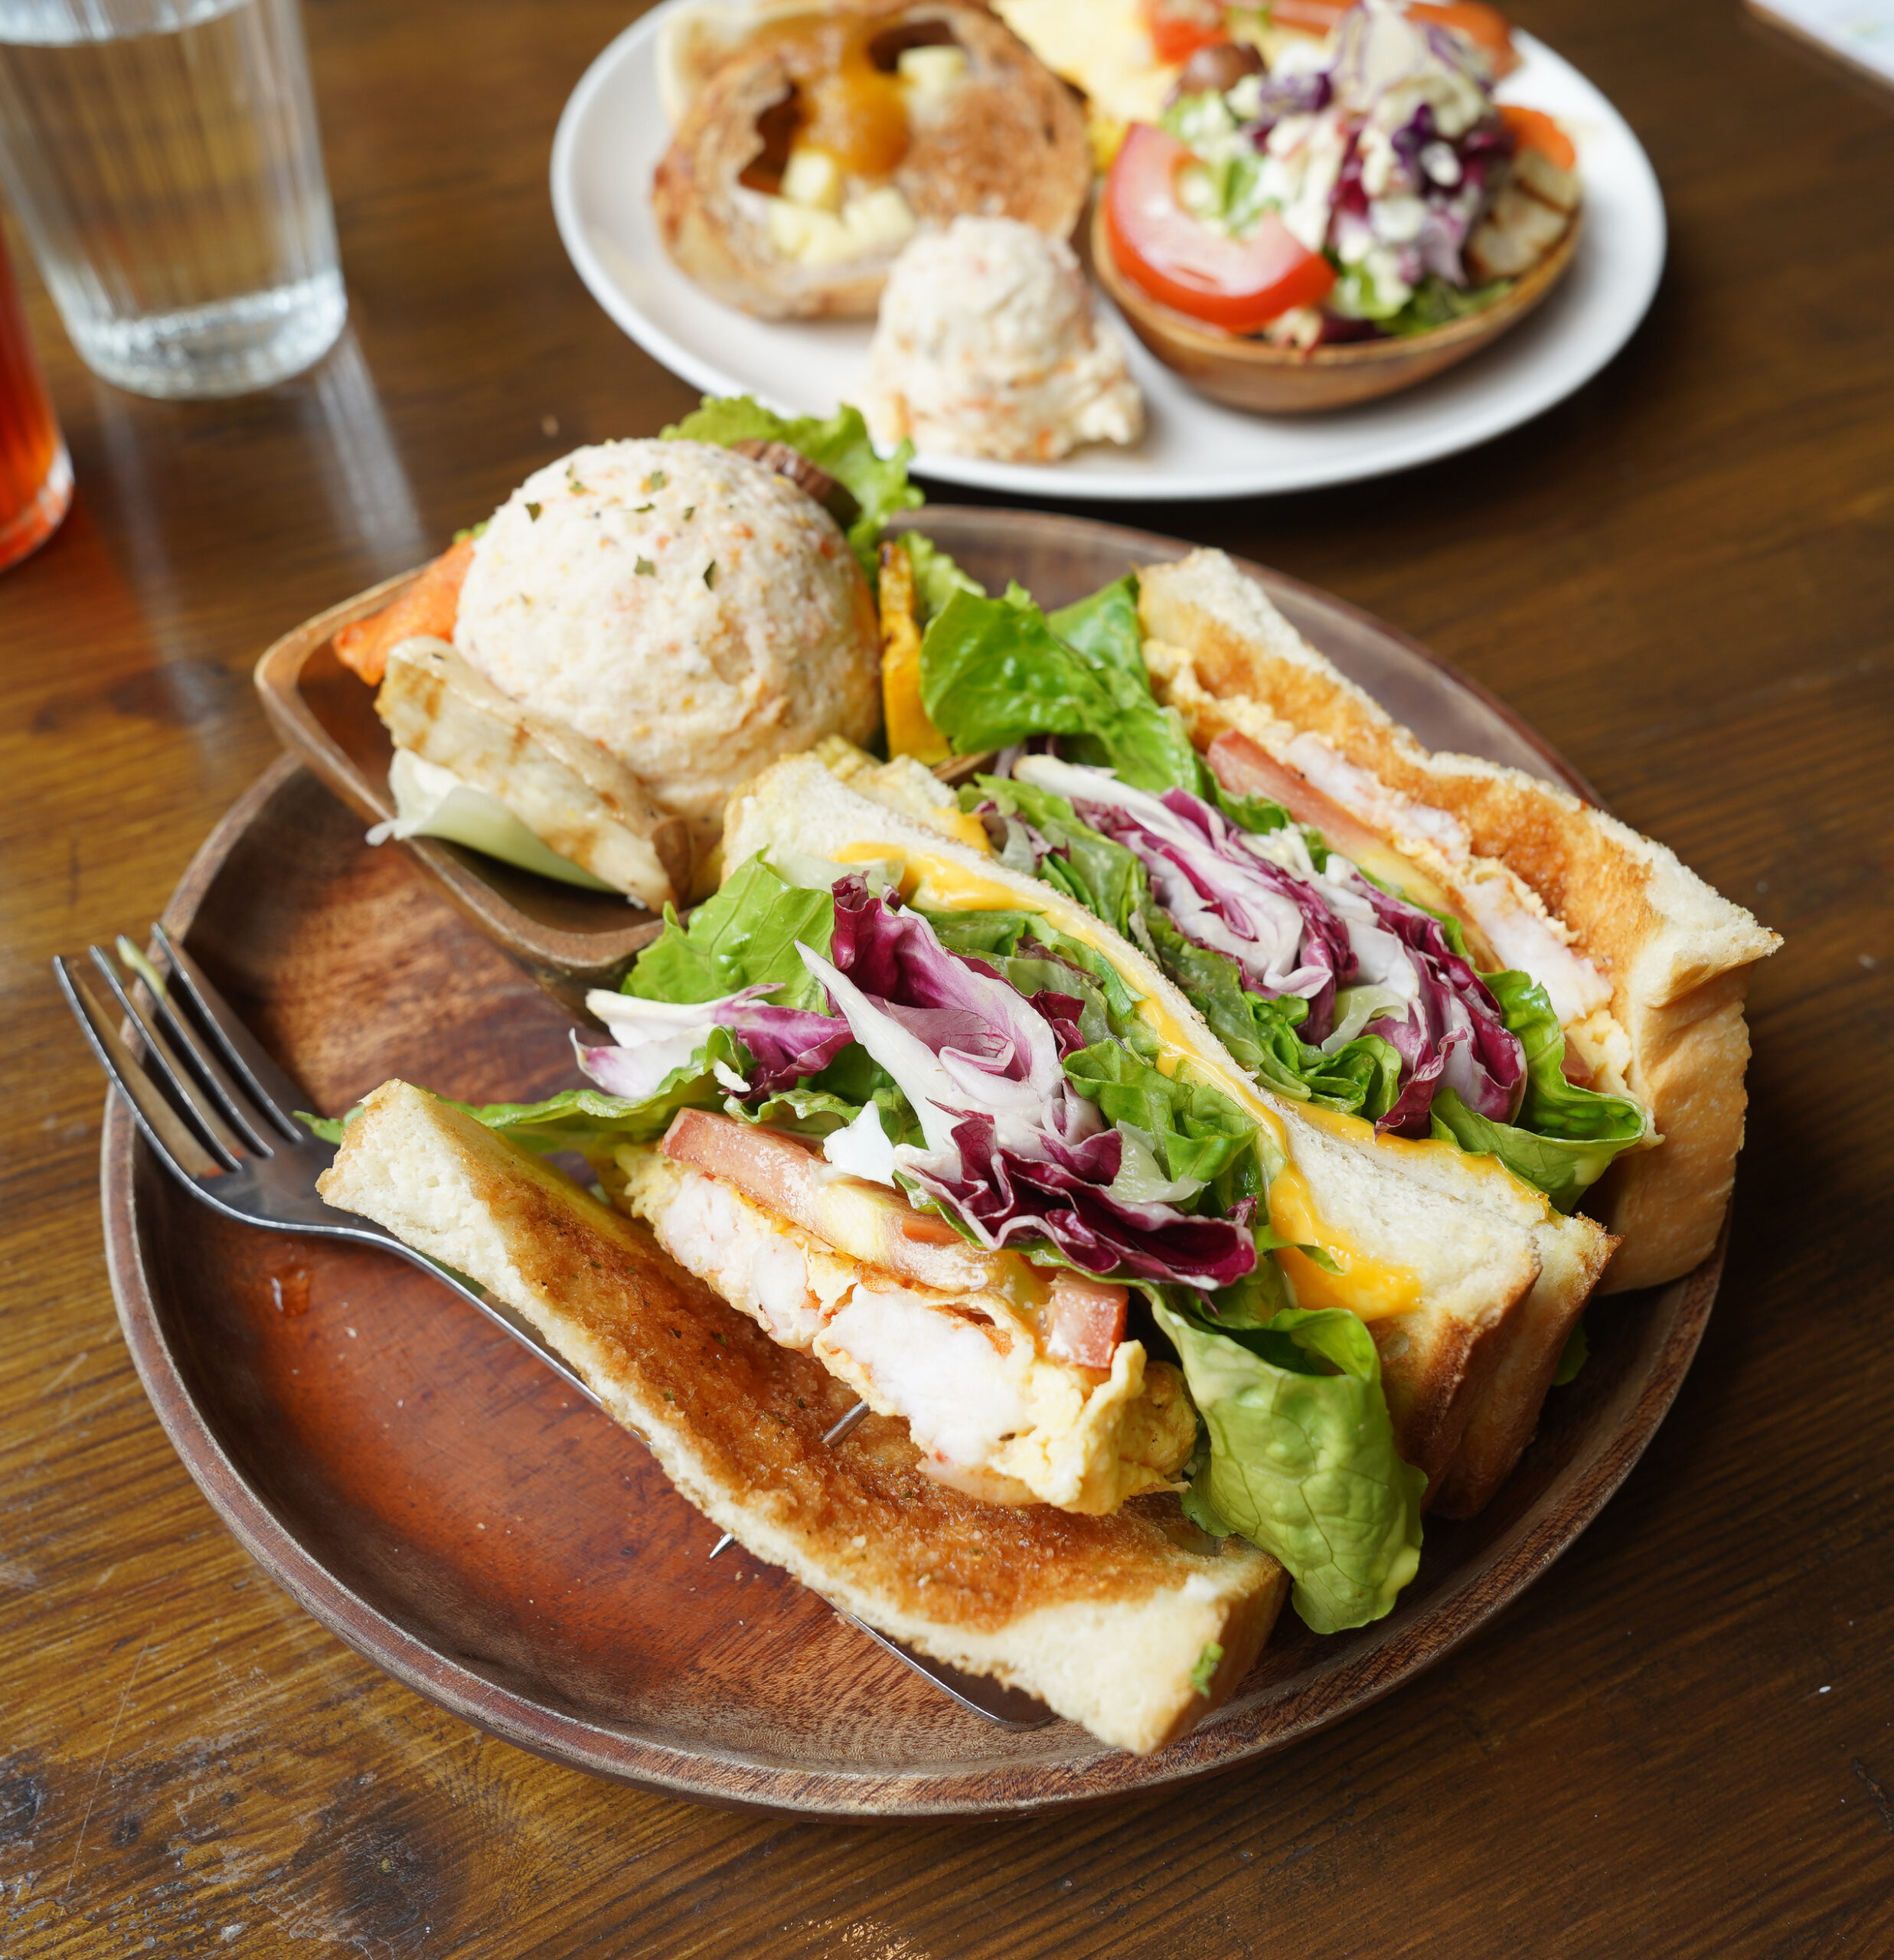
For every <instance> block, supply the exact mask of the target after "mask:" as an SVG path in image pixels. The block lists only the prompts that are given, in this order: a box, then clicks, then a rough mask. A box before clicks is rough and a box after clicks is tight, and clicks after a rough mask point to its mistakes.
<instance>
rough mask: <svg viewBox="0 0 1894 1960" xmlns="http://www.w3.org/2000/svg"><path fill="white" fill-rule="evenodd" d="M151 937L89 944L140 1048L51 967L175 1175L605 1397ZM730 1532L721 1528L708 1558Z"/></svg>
mask: <svg viewBox="0 0 1894 1960" xmlns="http://www.w3.org/2000/svg"><path fill="white" fill-rule="evenodd" d="M152 943H153V945H154V946H155V949H156V952H157V958H158V960H160V961H162V967H161V966H160V965H157V964H155V963H154V962H153V960H152V959H151V958H150V957H148V956H147V955H142V954H140V953H139V952H138V951H137V950H136V948H135V947H133V946H132V945H131V944H130V942H129V941H127V940H126V939H120V940H119V942H118V946H119V959H120V960H121V961H122V962H123V964H124V967H125V974H126V975H129V976H130V980H131V984H129V985H128V984H127V981H126V977H125V975H121V973H120V972H119V967H118V966H117V965H114V963H113V960H112V958H111V956H110V955H109V954H108V953H107V952H106V951H105V950H104V949H103V947H100V946H93V947H92V948H91V949H90V954H91V959H92V963H93V966H94V967H96V969H97V970H98V972H99V974H100V976H101V977H102V978H103V980H104V982H105V984H106V987H107V988H108V989H109V991H110V993H111V996H112V998H113V1001H114V1002H115V1003H116V1005H117V1006H118V1008H119V1009H120V1011H122V1014H124V1015H125V1017H126V1020H127V1021H129V1024H130V1025H131V1026H132V1027H133V1028H134V1029H136V1036H135V1037H134V1038H135V1039H136V1041H137V1044H138V1046H139V1049H140V1050H142V1060H141V1058H140V1055H139V1054H136V1053H134V1050H133V1048H132V1043H131V1042H130V1041H129V1040H127V1039H126V1036H125V1035H124V1034H122V1033H121V1032H120V1030H119V1027H118V1025H117V1024H116V1021H115V1018H114V1017H113V1015H112V1014H110V1013H109V1011H107V1010H106V1008H103V1007H102V1006H101V1005H100V1003H99V1001H98V1000H97V999H96V998H95V996H94V995H93V992H92V991H91V989H90V988H88V987H86V986H83V985H80V977H79V969H78V963H77V962H75V961H69V960H67V959H64V958H60V959H55V960H54V962H53V971H54V974H55V975H57V978H58V981H59V985H60V990H61V991H62V992H64V995H65V996H66V999H67V1003H68V1004H69V1005H70V1007H71V1008H72V1011H73V1013H74V1014H76V1015H77V1017H78V1018H79V1024H80V1027H83V1029H84V1030H85V1032H86V1038H87V1040H89V1041H90V1043H91V1044H92V1050H93V1054H95V1055H96V1056H97V1057H98V1059H99V1063H100V1067H102V1068H103V1069H104V1070H105V1072H106V1075H107V1076H109V1078H110V1079H111V1081H112V1083H113V1086H114V1087H115V1088H116V1089H117V1090H118V1091H119V1094H120V1095H121V1096H123V1097H124V1098H125V1100H126V1103H127V1105H128V1106H129V1108H130V1109H131V1112H132V1117H133V1119H135V1120H136V1122H137V1124H138V1126H139V1131H140V1132H142V1135H143V1136H144V1138H145V1142H147V1143H149V1145H151V1147H152V1149H153V1150H154V1151H155V1152H156V1153H157V1156H158V1161H159V1162H160V1163H162V1165H164V1166H165V1168H166V1169H167V1170H168V1171H170V1173H171V1175H172V1176H173V1177H174V1178H176V1179H177V1180H178V1182H179V1183H180V1184H182V1185H183V1186H184V1187H185V1189H186V1190H187V1191H189V1192H190V1193H191V1195H192V1196H193V1197H197V1198H200V1199H201V1200H202V1201H203V1202H204V1204H207V1205H209V1206H210V1207H211V1208H212V1210H216V1211H220V1212H221V1213H223V1214H224V1217H227V1218H233V1219H235V1220H237V1222H238V1223H240V1224H245V1225H257V1226H261V1227H263V1228H264V1229H265V1230H269V1231H276V1232H295V1233H299V1234H300V1235H302V1236H305V1237H311V1238H325V1239H347V1240H353V1241H354V1242H355V1243H358V1244H364V1245H371V1246H380V1247H381V1248H382V1250H384V1251H386V1252H390V1253H395V1254H396V1255H397V1256H398V1257H400V1258H402V1259H406V1260H407V1262H408V1263H409V1264H410V1266H418V1267H419V1268H420V1269H421V1271H423V1272H425V1273H426V1274H428V1275H429V1277H430V1278H433V1279H438V1280H439V1281H440V1282H441V1283H442V1285H445V1286H447V1287H449V1288H451V1289H452V1290H453V1291H454V1292H456V1293H458V1294H459V1295H460V1297H461V1298H462V1299H463V1300H465V1301H466V1302H468V1304H469V1305H471V1306H474V1307H477V1308H478V1309H479V1310H480V1312H482V1313H483V1314H485V1315H486V1317H487V1318H488V1320H490V1321H492V1322H493V1324H494V1325H495V1326H496V1327H498V1328H500V1329H501V1331H503V1332H505V1333H506V1334H510V1335H511V1336H512V1338H514V1340H515V1341H518V1342H519V1343H520V1344H521V1346H523V1347H524V1348H527V1349H529V1350H530V1351H531V1352H532V1353H533V1354H534V1355H535V1356H537V1357H538V1359H539V1360H540V1361H543V1362H544V1364H546V1366H547V1367H549V1368H550V1369H551V1370H553V1372H554V1374H557V1376H558V1377H560V1380H562V1381H563V1382H564V1383H567V1386H568V1387H570V1388H572V1389H573V1390H576V1391H577V1393H579V1394H580V1395H582V1396H583V1397H585V1399H586V1401H588V1402H589V1403H591V1404H592V1406H593V1407H594V1408H595V1409H601V1410H602V1408H603V1406H604V1404H603V1403H602V1402H601V1401H600V1400H599V1397H598V1396H597V1395H596V1394H595V1393H593V1390H592V1389H591V1387H589V1385H588V1383H586V1380H585V1379H584V1377H583V1376H581V1375H580V1374H579V1373H578V1372H577V1370H576V1369H574V1368H573V1367H571V1366H570V1364H568V1363H567V1361H565V1360H564V1359H563V1357H561V1356H560V1355H559V1354H557V1353H556V1352H555V1351H554V1350H553V1349H552V1348H549V1347H548V1346H547V1344H546V1343H545V1342H544V1341H543V1340H542V1339H541V1338H540V1336H539V1334H537V1331H535V1330H534V1328H531V1326H529V1325H527V1322H526V1321H524V1320H522V1319H521V1318H520V1317H519V1316H518V1315H517V1314H515V1313H514V1311H513V1309H512V1308H511V1307H509V1306H508V1305H507V1304H506V1303H505V1301H503V1300H499V1299H495V1298H494V1297H493V1296H492V1295H490V1294H489V1293H488V1292H487V1291H486V1290H485V1288H483V1287H482V1286H479V1285H476V1284H475V1282H473V1281H472V1280H471V1279H467V1278H466V1277H465V1276H464V1275H462V1274H461V1273H458V1272H453V1271H452V1270H451V1269H449V1268H448V1267H446V1266H442V1265H440V1264H439V1263H437V1262H436V1261H435V1260H433V1259H429V1258H428V1257H427V1256H426V1254H425V1253H418V1252H416V1251H415V1250H414V1249H413V1247H412V1246H406V1245H403V1243H402V1242H401V1241H400V1240H399V1239H397V1237H396V1236H394V1234H393V1233H391V1232H390V1231H388V1230H386V1228H385V1227H382V1226H380V1225H378V1224H377V1223H375V1222H374V1220H372V1219H368V1218H363V1217H358V1216H357V1215H356V1214H354V1213H353V1212H346V1211H339V1210H336V1209H335V1208H334V1207H332V1206H331V1205H329V1204H325V1202H324V1201H323V1199H322V1197H321V1195H320V1194H318V1191H316V1188H315V1181H316V1179H317V1178H318V1177H319V1176H320V1175H321V1174H322V1172H323V1171H325V1170H327V1169H328V1167H329V1165H330V1164H331V1162H333V1161H334V1160H335V1145H333V1144H331V1143H325V1142H322V1139H321V1138H318V1137H316V1136H315V1135H312V1134H311V1133H310V1132H309V1129H307V1127H306V1126H305V1125H303V1124H302V1123H299V1122H297V1120H296V1111H297V1109H299V1108H306V1107H307V1106H308V1103H309V1099H308V1098H307V1097H306V1096H305V1095H304V1094H303V1093H302V1090H300V1089H298V1088H297V1086H296V1084H295V1083H293V1082H292V1081H291V1080H289V1076H287V1075H286V1074H285V1073H283V1071H282V1070H281V1069H280V1068H279V1067H277V1065H276V1063H275V1062H273V1060H271V1059H270V1057H269V1054H268V1052H267V1051H266V1050H265V1049H264V1047H263V1044H262V1043H261V1042H260V1041H259V1040H257V1039H256V1036H255V1035H253V1034H252V1033H251V1032H250V1030H249V1029H248V1028H247V1027H245V1026H244V1024H243V1022H242V1021H241V1020H240V1019H239V1018H238V1017H237V1014H236V1013H235V1012H234V1011H233V1010H232V1008H230V1005H229V1003H228V1002H227V1001H225V1000H224V997H223V996H222V995H220V993H219V992H218V991H217V989H216V988H215V987H214V986H213V985H211V982H210V981H209V980H208V979H207V978H206V977H205V975H204V972H203V970H202V969H201V968H200V967H199V966H198V963H197V962H196V961H195V960H194V959H192V958H191V955H190V954H189V953H188V952H185V949H184V948H183V947H181V946H179V945H178V944H177V943H176V942H175V940H173V939H172V938H171V935H170V934H169V933H167V932H166V931H165V929H164V927H163V926H162V925H157V926H152ZM867 1413H868V1410H867V1404H866V1403H857V1404H856V1405H855V1406H854V1408H852V1409H851V1410H849V1412H848V1413H847V1415H845V1416H843V1417H842V1419H841V1421H840V1422H838V1423H836V1425H835V1426H834V1428H833V1429H831V1430H830V1431H829V1432H828V1434H827V1435H826V1436H825V1437H824V1438H823V1441H824V1442H827V1443H831V1444H832V1443H836V1442H840V1441H841V1439H842V1438H843V1437H844V1436H846V1435H847V1433H848V1432H849V1431H850V1430H851V1429H853V1428H854V1426H855V1425H856V1424H857V1423H859V1422H860V1420H861V1419H862V1418H863V1417H864V1416H866V1415H867ZM730 1542H731V1540H730V1535H729V1534H725V1535H724V1536H723V1538H721V1539H720V1540H718V1542H717V1546H716V1547H715V1549H714V1550H713V1551H712V1552H711V1553H710V1557H713V1558H714V1557H716V1556H717V1553H719V1552H720V1551H722V1550H723V1548H724V1547H725V1546H726V1545H727V1544H730ZM838 1612H839V1609H838ZM840 1617H841V1618H842V1619H845V1620H847V1622H849V1624H850V1625H852V1626H854V1627H857V1628H860V1631H861V1632H864V1633H865V1634H867V1635H868V1637H869V1638H870V1639H871V1640H873V1641H874V1642H876V1643H877V1645H880V1646H882V1647H884V1648H887V1651H889V1652H890V1654H893V1655H895V1656H896V1658H898V1659H900V1660H901V1661H904V1662H906V1664H907V1665H908V1666H909V1667H910V1668H913V1670H914V1671H915V1672H916V1674H924V1675H925V1676H926V1677H927V1678H928V1679H929V1681H932V1683H933V1684H935V1686H936V1687H939V1689H941V1690H942V1691H943V1692H944V1693H945V1694H949V1695H951V1696H952V1697H953V1699H954V1700H955V1701H957V1702H958V1703H959V1704H960V1705H961V1706H962V1707H964V1708H967V1709H970V1710H971V1711H972V1712H973V1713H975V1714H976V1715H979V1716H982V1717H985V1719H986V1720H988V1721H989V1722H992V1723H996V1724H997V1725H998V1726H1000V1727H1001V1728H1006V1729H1036V1728H1038V1727H1040V1726H1041V1725H1042V1724H1043V1723H1047V1722H1049V1721H1050V1720H1052V1715H1051V1713H1050V1710H1048V1709H1047V1708H1046V1707H1045V1706H1044V1705H1043V1704H1042V1703H1040V1702H1039V1701H1037V1700H1035V1699H1034V1697H1031V1696H1030V1695H1028V1694H1023V1693H1021V1692H1020V1691H1018V1690H1017V1689H1014V1688H1007V1687H1001V1685H1000V1684H998V1682H996V1681H988V1680H985V1679H984V1678H982V1677H980V1676H978V1675H972V1674H962V1672H961V1671H959V1670H958V1668H949V1667H948V1666H946V1665H945V1664H943V1663H942V1662H940V1661H932V1660H929V1658H927V1657H926V1655H921V1654H916V1653H914V1652H913V1651H911V1650H910V1649H909V1648H906V1647H904V1646H903V1645H901V1644H900V1642H896V1641H894V1640H891V1639H890V1638H888V1636H887V1635H885V1634H883V1633H880V1632H877V1630H876V1629H875V1628H873V1627H871V1626H870V1625H868V1624H867V1622H866V1621H864V1620H860V1619H857V1618H856V1617H855V1615H854V1614H853V1613H841V1615H840Z"/></svg>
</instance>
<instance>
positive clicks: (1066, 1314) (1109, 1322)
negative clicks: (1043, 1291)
mask: <svg viewBox="0 0 1894 1960" xmlns="http://www.w3.org/2000/svg"><path fill="white" fill-rule="evenodd" d="M1130 1300H1131V1293H1130V1290H1129V1289H1128V1288H1126V1287H1123V1286H1114V1285H1112V1283H1111V1282H1109V1280H1104V1279H1088V1278H1086V1276H1084V1275H1083V1273H1077V1272H1061V1273H1059V1274H1057V1275H1056V1276H1055V1277H1054V1278H1053V1282H1052V1299H1051V1300H1050V1302H1049V1303H1048V1309H1047V1316H1046V1320H1047V1330H1046V1333H1047V1338H1046V1351H1047V1354H1050V1355H1051V1356H1052V1357H1053V1359H1054V1360H1055V1361H1076V1362H1077V1363H1078V1364H1079V1366H1080V1367H1086V1368H1109V1367H1110V1366H1111V1365H1112V1356H1113V1355H1114V1354H1115V1353H1116V1352H1117V1351H1118V1343H1119V1342H1120V1341H1122V1340H1123V1339H1124V1338H1125V1308H1126V1307H1127V1306H1128V1305H1129V1303H1130Z"/></svg>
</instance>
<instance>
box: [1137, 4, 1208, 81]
mask: <svg viewBox="0 0 1894 1960" xmlns="http://www.w3.org/2000/svg"><path fill="white" fill-rule="evenodd" d="M1138 11H1139V12H1140V13H1141V15H1143V17H1144V22H1145V32H1146V33H1147V34H1149V35H1150V36H1151V53H1152V54H1154V55H1156V56H1157V57H1158V60H1160V61H1161V62H1162V63H1163V64H1164V66H1165V67H1181V66H1182V65H1183V64H1184V63H1185V62H1186V61H1187V60H1190V57H1191V56H1192V55H1193V54H1195V53H1196V52H1197V50H1198V49H1199V48H1200V47H1210V46H1212V45H1213V44H1215V43H1216V42H1217V41H1227V40H1229V32H1228V31H1227V30H1226V28H1225V27H1224V25H1223V8H1222V7H1220V5H1216V4H1215V0H1142V4H1141V5H1140V7H1139V8H1138Z"/></svg>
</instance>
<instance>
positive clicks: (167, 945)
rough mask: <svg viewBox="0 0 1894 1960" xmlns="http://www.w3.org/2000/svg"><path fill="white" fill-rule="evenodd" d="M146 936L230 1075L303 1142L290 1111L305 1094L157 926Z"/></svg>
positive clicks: (285, 1130)
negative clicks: (179, 984) (162, 954)
mask: <svg viewBox="0 0 1894 1960" xmlns="http://www.w3.org/2000/svg"><path fill="white" fill-rule="evenodd" d="M152 938H154V939H155V940H156V941H157V942H158V945H159V946H162V948H163V949H164V952H165V958H166V959H168V960H169V961H170V962H171V971H172V972H174V973H175V974H176V975H177V976H178V979H179V980H180V981H181V982H182V983H183V986H184V990H185V993H187V994H188V995H189V996H190V998H191V1005H193V1006H194V1008H196V1009H197V1011H198V1014H200V1015H201V1017H202V1018H203V1021H204V1028H205V1031H206V1032H207V1033H208V1034H210V1035H211V1037H212V1039H213V1040H214V1041H215V1042H216V1044H217V1047H219V1048H220V1049H221V1050H222V1051H223V1054H224V1060H225V1061H226V1062H227V1063H228V1064H229V1065H230V1073H231V1074H232V1075H233V1076H234V1077H235V1078H236V1079H237V1081H238V1082H240V1083H242V1085H243V1087H244V1088H245V1089H247V1090H248V1091H249V1092H250V1095H251V1096H253V1098H254V1099H255V1100H256V1106H257V1107H258V1108H259V1109H261V1110H262V1111H263V1114H264V1115H265V1116H267V1117H268V1118H269V1120H270V1121H271V1122H273V1123H274V1124H275V1125H276V1127H277V1129H279V1130H281V1131H282V1133H283V1135H285V1136H286V1137H287V1138H289V1141H290V1142H292V1143H304V1142H307V1141H308V1140H309V1132H307V1131H306V1130H305V1129H304V1128H303V1127H302V1125H301V1124H300V1123H299V1122H297V1121H296V1114H295V1112H296V1109H297V1108H298V1107H299V1106H304V1105H306V1104H307V1103H308V1102H309V1097H308V1096H306V1095H305V1093H303V1091H302V1089H299V1088H298V1087H297V1086H296V1084H295V1083H293V1082H292V1081H291V1080H289V1076H286V1075H285V1074H284V1073H283V1072H282V1070H281V1069H279V1067H277V1066H276V1063H274V1062H273V1061H272V1060H270V1058H269V1054H267V1052H266V1050H265V1049H264V1047H263V1044H262V1043H261V1042H260V1041H259V1040H257V1039H256V1036H255V1035H253V1034H251V1032H250V1030H249V1029H248V1028H247V1027H246V1026H245V1025H244V1024H243V1021H242V1020H241V1019H240V1018H239V1017H238V1015H237V1013H236V1011H235V1010H234V1009H233V1008H232V1007H231V1006H230V1003H229V1002H228V1001H226V1000H225V999H224V996H223V995H221V994H220V993H219V992H218V991H217V989H216V988H214V986H212V985H211V982H209V981H208V980H207V979H206V978H205V977H204V969H202V968H201V966H199V965H198V962H196V961H195V960H194V959H192V958H191V955H190V954H188V952H185V949H184V948H183V947H182V946H179V945H178V944H177V942H175V940H174V939H172V938H171V935H170V934H169V933H168V932H166V931H165V929H164V927H163V926H162V925H155V926H152Z"/></svg>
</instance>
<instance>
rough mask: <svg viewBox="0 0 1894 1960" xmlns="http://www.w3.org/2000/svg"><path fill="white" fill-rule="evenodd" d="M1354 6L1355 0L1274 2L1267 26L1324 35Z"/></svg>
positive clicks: (1276, 0)
mask: <svg viewBox="0 0 1894 1960" xmlns="http://www.w3.org/2000/svg"><path fill="white" fill-rule="evenodd" d="M1354 4H1355V0H1275V4H1274V5H1272V7H1271V8H1270V9H1269V24H1270V25H1271V26H1272V28H1290V29H1292V30H1293V31H1295V33H1297V34H1326V33H1327V31H1329V29H1330V28H1332V27H1333V26H1334V24H1335V23H1336V22H1337V21H1338V20H1340V18H1341V17H1342V15H1344V14H1345V13H1347V11H1348V9H1349V8H1350V7H1352V6H1353V5H1354Z"/></svg>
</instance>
